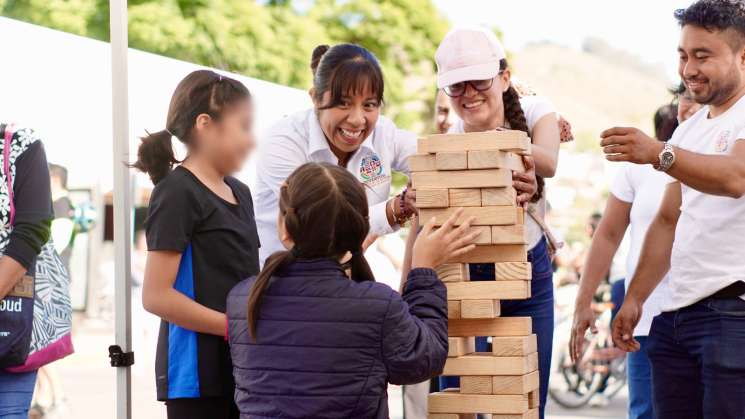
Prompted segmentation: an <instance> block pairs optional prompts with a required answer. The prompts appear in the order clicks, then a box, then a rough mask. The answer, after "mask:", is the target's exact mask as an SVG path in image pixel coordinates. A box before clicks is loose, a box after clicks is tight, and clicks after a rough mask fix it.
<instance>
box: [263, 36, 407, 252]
mask: <svg viewBox="0 0 745 419" xmlns="http://www.w3.org/2000/svg"><path fill="white" fill-rule="evenodd" d="M311 69H312V70H313V74H314V77H313V88H312V89H311V91H310V94H311V98H312V99H313V105H314V106H313V108H311V109H308V110H306V111H302V112H299V113H296V114H294V115H291V116H288V117H286V118H284V119H282V120H281V121H279V122H278V123H276V124H275V125H274V126H273V127H272V128H271V129H270V130H269V133H268V135H267V137H266V138H264V139H263V141H261V145H260V147H259V152H258V161H257V187H256V224H257V226H258V229H259V237H260V239H261V253H260V260H261V262H262V264H263V261H264V260H265V259H266V258H267V257H268V256H269V255H271V254H272V253H273V252H276V251H277V250H281V249H283V247H282V245H281V244H280V242H279V239H278V238H277V213H278V204H277V196H278V195H277V194H278V193H279V188H280V186H281V185H282V183H283V182H284V181H285V179H287V177H288V176H289V175H290V174H291V173H292V172H293V171H294V170H295V169H296V168H297V167H299V166H300V165H302V164H303V163H307V162H327V163H333V164H338V165H340V166H344V167H346V168H347V170H349V172H350V173H352V174H353V175H354V176H355V177H356V178H357V179H359V181H360V182H362V184H363V185H364V187H365V190H366V191H367V200H368V204H369V205H370V227H371V231H370V233H371V234H373V235H384V234H388V233H391V232H393V231H394V230H396V229H397V227H398V226H399V224H401V223H402V222H403V221H404V220H406V219H407V218H409V217H410V216H411V215H413V214H414V212H415V208H414V199H413V198H414V197H413V194H408V196H407V194H406V193H404V194H403V195H402V196H396V197H394V198H391V199H389V196H390V190H391V179H392V177H391V171H399V172H403V173H406V174H408V173H409V165H408V157H409V156H411V155H412V154H414V153H415V152H416V136H415V135H414V134H413V133H411V132H407V131H404V130H401V129H398V128H397V127H396V126H395V124H394V123H393V122H392V121H391V120H389V119H388V118H386V117H384V116H381V115H380V107H381V106H382V103H383V73H382V71H381V69H380V65H379V64H378V61H377V59H376V58H375V56H374V55H373V54H372V53H371V52H369V51H368V50H366V49H365V48H362V47H360V46H358V45H352V44H340V45H336V46H334V47H331V48H329V47H328V46H325V45H322V46H319V47H317V48H316V49H315V50H314V51H313V58H312V61H311Z"/></svg>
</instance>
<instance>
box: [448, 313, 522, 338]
mask: <svg viewBox="0 0 745 419" xmlns="http://www.w3.org/2000/svg"><path fill="white" fill-rule="evenodd" d="M531 334H533V325H532V322H531V320H530V317H497V318H494V319H460V320H451V321H448V336H500V337H501V336H529V335H531Z"/></svg>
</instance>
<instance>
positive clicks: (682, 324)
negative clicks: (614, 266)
mask: <svg viewBox="0 0 745 419" xmlns="http://www.w3.org/2000/svg"><path fill="white" fill-rule="evenodd" d="M675 18H676V19H677V21H678V23H679V24H680V26H681V34H680V43H679V44H678V45H679V46H678V54H679V58H680V60H679V67H678V70H679V73H680V77H681V79H683V80H684V82H685V83H686V86H687V88H688V91H689V92H690V94H691V97H693V99H694V100H695V101H696V102H698V103H701V104H705V105H706V106H704V107H703V108H702V109H701V110H700V111H698V112H696V113H695V114H693V116H691V117H690V118H689V119H687V120H686V121H684V122H683V123H682V124H681V125H680V126H679V127H678V128H677V129H676V130H675V133H674V134H673V136H672V138H671V139H670V140H669V141H668V142H667V143H660V142H659V141H656V140H655V139H652V138H650V137H649V136H647V135H646V134H644V133H643V132H641V131H640V130H638V129H636V128H622V127H616V128H611V129H609V130H607V131H605V132H603V133H602V134H601V137H602V141H601V142H600V145H601V146H602V147H603V151H604V153H605V154H606V158H607V159H608V160H610V161H619V162H631V163H635V164H638V165H653V166H654V168H656V169H658V170H659V171H661V172H663V173H664V174H666V175H667V177H666V178H665V183H666V184H667V185H666V186H665V192H664V195H663V197H662V203H661V205H660V208H659V210H658V212H657V215H656V216H655V218H654V219H653V220H652V222H651V224H650V225H649V228H648V230H647V234H646V238H645V240H644V244H643V245H642V248H641V257H640V259H639V263H638V264H637V266H636V270H635V271H634V275H633V278H632V280H631V282H630V285H629V287H628V290H627V293H626V299H625V301H624V304H623V306H622V307H621V310H620V311H619V312H618V314H617V315H616V319H615V321H614V322H613V329H612V335H613V341H614V342H615V344H616V345H617V346H618V347H619V348H621V349H623V350H625V351H628V352H638V351H640V350H641V349H642V347H643V346H642V345H643V343H642V342H640V341H639V340H638V339H636V338H635V334H636V328H637V327H638V325H640V324H642V321H645V320H646V319H647V317H646V311H647V310H646V307H645V305H646V303H647V301H650V300H653V299H654V295H655V293H656V292H657V289H659V288H660V287H663V288H666V289H667V290H666V291H665V293H666V296H665V298H664V299H663V300H662V301H661V305H660V310H661V314H659V315H658V316H656V317H655V318H654V319H653V320H652V325H651V328H650V330H649V336H648V338H647V339H646V350H647V356H648V358H649V361H650V364H651V370H652V383H653V386H652V394H653V401H654V414H655V416H656V417H657V418H659V419H689V418H690V419H693V418H696V419H698V418H716V419H736V418H737V419H740V418H743V416H744V415H745V351H743V350H742V348H743V345H745V301H744V300H743V296H745V261H743V257H742V250H741V249H743V248H745V141H743V140H745V3H744V2H742V1H730V0H698V1H696V2H695V3H693V4H691V5H690V6H688V8H686V9H679V10H677V11H676V12H675ZM645 167H649V166H645ZM665 278H666V279H665Z"/></svg>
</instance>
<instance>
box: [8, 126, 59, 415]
mask: <svg viewBox="0 0 745 419" xmlns="http://www.w3.org/2000/svg"><path fill="white" fill-rule="evenodd" d="M10 129H12V128H11V127H9V126H7V125H4V124H3V125H0V134H3V135H0V139H2V138H3V137H4V134H5V130H10ZM0 141H1V140H0ZM0 144H3V146H4V143H0ZM10 145H11V151H10V152H9V157H10V160H9V161H8V165H9V169H10V172H11V173H14V176H13V185H12V187H13V190H12V197H13V204H14V205H15V221H14V223H13V225H12V229H11V228H8V227H9V226H10V225H11V221H10V198H11V194H10V191H9V190H8V186H7V183H6V179H5V172H4V171H3V174H2V176H1V178H2V182H0V195H1V196H2V199H0V202H3V203H4V207H3V208H2V210H0V224H2V226H3V227H2V228H0V253H1V254H2V256H0V300H3V299H5V298H6V297H8V298H12V297H9V294H11V292H12V290H13V288H14V287H15V286H16V284H18V282H19V281H20V280H21V279H22V278H23V276H25V275H26V274H27V273H29V272H31V273H33V272H34V266H35V263H36V257H37V255H38V254H39V252H40V251H41V248H42V246H44V244H46V242H47V241H48V240H49V237H50V234H51V233H50V225H51V222H52V217H53V215H52V193H51V189H50V186H49V169H48V166H47V158H46V154H45V152H44V145H43V143H42V141H41V139H40V138H39V137H38V136H37V135H36V134H35V133H34V132H33V131H32V130H31V129H28V128H22V129H17V130H15V131H14V132H13V135H12V138H11V140H10ZM0 148H2V147H0ZM2 155H3V154H2V153H0V156H2ZM0 167H2V166H0ZM1 316H2V313H0V320H2V317H1ZM0 355H3V354H0ZM36 375H37V372H36V371H32V372H25V373H10V372H6V371H5V370H4V369H2V368H0V418H3V419H27V418H28V413H29V407H30V405H31V398H32V395H33V392H34V386H35V384H36Z"/></svg>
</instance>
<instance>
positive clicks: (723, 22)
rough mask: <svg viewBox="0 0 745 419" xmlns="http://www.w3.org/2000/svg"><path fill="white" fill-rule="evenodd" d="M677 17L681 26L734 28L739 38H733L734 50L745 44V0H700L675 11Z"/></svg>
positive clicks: (713, 28) (719, 29) (731, 44)
mask: <svg viewBox="0 0 745 419" xmlns="http://www.w3.org/2000/svg"><path fill="white" fill-rule="evenodd" d="M675 19H677V20H678V23H679V24H680V26H681V27H683V26H685V25H695V26H699V27H702V28H704V29H706V30H708V31H714V30H717V31H725V30H728V29H732V30H733V31H735V32H736V34H737V36H736V38H737V39H732V42H730V46H731V47H732V49H733V50H735V51H736V50H738V49H740V48H741V47H742V46H743V44H745V1H743V0H698V1H697V2H695V3H693V4H692V5H690V6H688V8H687V9H678V10H676V11H675Z"/></svg>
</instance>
